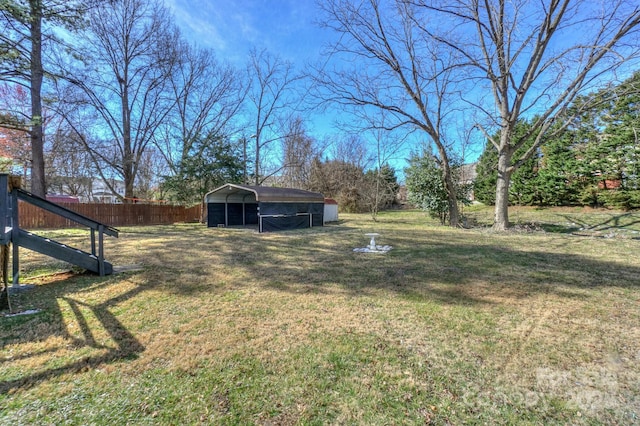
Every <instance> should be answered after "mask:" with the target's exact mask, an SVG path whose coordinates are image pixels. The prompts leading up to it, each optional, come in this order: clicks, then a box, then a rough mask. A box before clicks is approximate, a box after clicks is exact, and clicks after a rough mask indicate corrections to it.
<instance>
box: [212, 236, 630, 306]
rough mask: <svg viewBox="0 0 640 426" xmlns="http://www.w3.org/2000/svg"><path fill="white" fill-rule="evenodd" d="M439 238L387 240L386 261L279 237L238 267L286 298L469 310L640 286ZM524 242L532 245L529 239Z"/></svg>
mask: <svg viewBox="0 0 640 426" xmlns="http://www.w3.org/2000/svg"><path fill="white" fill-rule="evenodd" d="M566 232H569V231H566ZM438 234H439V233H438V232H437V231H436V232H434V233H433V234H432V235H429V234H428V233H425V235H424V238H416V236H415V233H411V232H407V231H402V232H398V231H394V233H393V234H391V233H389V234H387V235H384V234H383V236H382V237H381V238H382V239H383V242H381V243H383V244H390V245H392V246H394V249H393V250H391V251H390V252H389V253H387V254H368V253H354V252H353V251H352V249H353V248H354V247H358V246H362V245H363V238H362V237H361V236H359V235H341V236H340V238H339V239H336V240H335V241H333V242H332V243H331V244H328V245H327V244H326V243H322V242H319V241H316V240H314V239H313V238H308V239H305V246H304V247H302V248H297V247H296V243H295V242H294V240H296V239H297V238H299V237H298V236H291V238H290V239H288V238H286V237H279V238H274V239H270V240H269V241H268V242H266V244H262V249H261V251H260V254H259V259H258V260H255V261H254V262H252V263H238V264H234V267H235V268H240V269H242V270H243V273H244V274H246V275H248V276H251V277H256V278H255V279H257V280H260V281H261V282H262V283H263V285H264V286H267V287H270V288H274V289H277V290H280V291H287V292H296V293H299V292H310V293H316V294H324V293H328V292H331V291H334V290H331V288H332V286H335V285H337V286H339V287H340V288H342V289H343V290H344V291H346V292H348V293H349V294H351V295H352V296H354V297H357V296H366V295H370V294H372V293H373V292H374V291H378V290H384V291H391V292H394V293H399V294H402V295H404V296H406V297H410V298H411V299H414V300H415V299H417V298H419V297H421V298H423V299H424V300H437V301H439V302H442V303H449V304H463V305H468V304H473V303H482V304H485V303H494V302H491V301H489V299H488V298H487V297H486V296H498V297H499V296H501V294H502V293H505V292H507V293H509V294H510V296H511V297H529V296H531V295H534V294H536V293H556V294H557V295H558V296H559V297H569V296H570V297H573V296H572V295H573V294H574V291H575V290H584V289H593V288H604V287H614V286H615V287H638V286H640V278H639V277H640V267H638V266H635V265H633V264H626V265H625V264H624V263H622V262H614V261H609V260H598V259H594V258H590V257H587V256H583V255H581V254H580V253H562V252H557V251H551V250H549V251H546V250H545V247H544V246H535V245H534V244H535V243H533V242H532V243H531V244H532V245H531V246H530V247H506V246H501V245H500V243H499V240H500V238H496V239H495V240H496V241H495V242H494V241H492V242H488V243H487V242H484V243H478V242H469V240H472V239H473V237H472V236H469V235H465V233H464V232H460V233H451V232H444V233H440V234H439V235H438ZM385 238H386V239H385ZM521 238H523V240H525V241H526V238H527V236H522V237H521ZM549 238H552V237H549ZM561 241H562V240H560V241H556V242H555V243H554V245H555V246H560V245H561V244H560V242H561ZM572 243H573V242H572V241H569V240H567V241H566V242H565V243H564V244H566V246H567V250H573V249H572V248H571V246H572ZM256 244H258V245H261V243H260V242H258V241H257V242H256ZM243 254H246V248H245V247H242V246H236V247H235V248H234V253H224V252H223V253H221V255H222V257H223V260H222V262H223V263H227V262H234V259H238V258H242V256H243ZM287 256H288V258H289V261H287ZM606 257H607V256H606V255H604V254H603V258H606ZM229 264H231V263H229ZM478 287H482V291H479V290H478ZM334 288H335V287H334ZM582 297H588V296H584V295H583V296H582Z"/></svg>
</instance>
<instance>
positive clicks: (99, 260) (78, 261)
mask: <svg viewBox="0 0 640 426" xmlns="http://www.w3.org/2000/svg"><path fill="white" fill-rule="evenodd" d="M11 180H12V178H11V177H10V176H8V175H6V174H0V202H1V203H2V204H0V245H6V244H9V243H12V244H13V285H14V286H17V285H18V277H19V250H18V248H19V247H24V248H26V249H29V250H33V251H36V252H38V253H42V254H44V255H46V256H49V257H53V258H56V259H59V260H62V261H65V262H68V263H71V264H73V265H76V266H79V267H81V268H83V269H86V270H88V271H91V272H95V273H96V274H99V275H100V276H103V275H109V274H111V273H113V265H111V263H109V262H107V261H106V260H105V259H104V242H103V240H104V235H109V236H111V237H116V238H118V230H117V229H116V228H113V227H111V226H108V225H105V224H102V223H100V222H97V221H95V220H93V219H91V218H89V217H86V216H83V215H81V214H78V213H76V212H74V211H72V210H69V209H67V208H65V207H62V206H60V205H58V204H56V203H53V202H51V201H48V200H46V199H44V198H42V197H38V196H36V195H33V194H31V193H29V192H27V191H25V190H22V189H20V188H19V187H18V186H19V185H17V184H16V182H12V181H11ZM19 201H22V202H26V203H29V204H33V205H35V206H37V207H39V208H41V209H43V210H46V211H48V212H51V213H53V214H56V215H59V216H61V217H64V218H66V219H68V220H70V221H73V222H75V223H77V224H79V225H82V226H86V227H88V228H89V229H90V231H91V252H86V251H83V250H80V249H77V248H74V247H70V246H67V245H65V244H62V243H60V242H57V241H54V240H52V239H50V238H44V237H41V236H39V235H36V234H34V233H32V232H29V231H25V230H24V229H20V226H19V214H18V208H19ZM96 234H97V241H96Z"/></svg>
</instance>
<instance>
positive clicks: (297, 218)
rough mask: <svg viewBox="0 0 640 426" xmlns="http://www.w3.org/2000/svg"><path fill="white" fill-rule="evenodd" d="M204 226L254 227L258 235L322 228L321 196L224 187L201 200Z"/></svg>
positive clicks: (294, 190) (289, 189)
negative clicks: (204, 219)
mask: <svg viewBox="0 0 640 426" xmlns="http://www.w3.org/2000/svg"><path fill="white" fill-rule="evenodd" d="M204 201H205V203H206V205H207V226H209V227H218V226H250V225H257V226H258V231H259V232H268V231H282V230H288V229H299V228H310V227H313V226H322V224H323V216H324V196H323V195H322V194H320V193H317V192H310V191H303V190H301V189H292V188H271V187H266V186H249V185H234V184H226V185H223V186H221V187H220V188H217V189H214V190H213V191H211V192H209V193H207V195H205V197H204Z"/></svg>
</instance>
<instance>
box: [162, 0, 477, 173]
mask: <svg viewBox="0 0 640 426" xmlns="http://www.w3.org/2000/svg"><path fill="white" fill-rule="evenodd" d="M164 2H165V4H166V5H167V6H168V8H169V9H170V10H171V12H172V13H173V15H174V17H175V22H176V24H177V25H178V27H179V28H180V29H181V31H182V32H183V35H184V36H185V37H186V38H187V39H188V40H190V41H191V42H193V43H196V44H198V45H200V46H202V47H208V48H212V49H214V51H215V52H216V56H217V57H218V59H219V60H223V61H229V62H230V63H231V64H232V65H234V66H236V67H244V66H246V64H247V60H248V55H249V52H250V51H251V49H253V48H256V49H258V50H262V49H266V50H267V51H268V52H269V53H270V54H273V55H278V56H280V57H281V58H283V59H285V60H288V61H290V62H292V63H293V64H294V66H295V68H296V69H298V70H301V69H302V68H304V66H305V64H307V63H317V62H322V61H323V60H325V59H326V58H325V57H323V56H322V53H323V48H324V47H326V46H327V44H328V43H329V42H330V41H331V39H333V38H334V37H337V34H335V33H333V32H332V31H331V30H328V29H323V28H320V27H319V26H318V24H317V23H316V20H317V19H318V17H319V10H318V7H317V5H316V1H315V0H214V1H210V0H164ZM335 113H336V110H335V109H334V112H333V114H332V113H331V112H330V113H325V114H323V113H320V112H318V113H317V114H309V113H308V112H307V113H305V114H304V118H305V120H306V121H305V127H306V129H307V130H308V131H309V133H310V134H311V135H312V136H314V137H315V138H316V139H318V140H319V141H322V140H324V139H325V138H327V137H332V136H336V135H337V136H338V137H340V136H341V135H342V134H341V132H340V130H339V129H338V128H337V127H336V125H335V123H334V121H335V120H334V118H333V117H335V116H336V115H335ZM344 117H345V116H344V115H342V116H341V118H342V119H344ZM342 136H343V135H342ZM365 137H366V136H365ZM410 148H411V146H407V147H406V148H405V149H404V150H402V151H400V152H398V153H397V154H395V155H394V156H393V157H392V158H389V160H390V163H391V164H392V166H394V167H395V168H396V171H397V172H398V175H399V176H400V177H401V176H402V174H403V171H402V169H403V168H404V167H405V166H406V161H405V160H406V158H408V156H409V150H410ZM413 148H415V146H414V147H413ZM476 155H477V153H476Z"/></svg>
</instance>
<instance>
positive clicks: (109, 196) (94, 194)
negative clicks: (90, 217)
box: [88, 179, 125, 204]
mask: <svg viewBox="0 0 640 426" xmlns="http://www.w3.org/2000/svg"><path fill="white" fill-rule="evenodd" d="M109 184H110V185H111V187H112V188H113V189H114V191H115V193H114V192H113V191H111V189H109V186H108V185H107V183H106V182H104V181H103V180H102V179H94V180H93V181H92V182H91V193H90V194H89V197H88V198H89V199H90V202H92V203H105V204H118V203H121V202H122V201H121V200H122V197H124V189H125V188H124V181H122V180H119V179H109Z"/></svg>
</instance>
